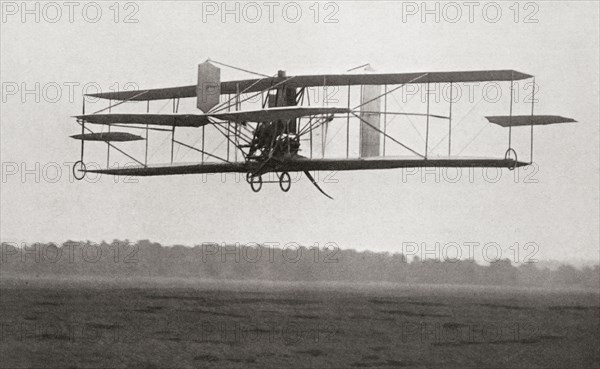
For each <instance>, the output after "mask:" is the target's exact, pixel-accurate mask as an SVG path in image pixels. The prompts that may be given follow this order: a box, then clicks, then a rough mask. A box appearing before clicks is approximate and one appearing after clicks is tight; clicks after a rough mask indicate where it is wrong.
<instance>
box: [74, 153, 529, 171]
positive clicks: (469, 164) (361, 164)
mask: <svg viewBox="0 0 600 369" xmlns="http://www.w3.org/2000/svg"><path fill="white" fill-rule="evenodd" d="M259 165H260V163H256V162H237V163H203V164H175V165H154V166H147V167H144V166H127V167H125V168H111V169H90V170H87V171H86V172H90V173H102V174H111V175H129V176H162V175H178V174H201V173H249V172H250V173H251V172H253V171H255V170H257V169H258V167H259ZM525 165H528V163H525V162H520V161H514V160H511V159H497V158H436V159H427V160H424V159H421V158H416V157H415V158H412V157H405V158H392V157H387V158H366V159H308V158H299V159H292V160H286V161H284V162H281V163H278V164H276V165H274V166H273V167H271V168H270V169H269V171H271V172H304V171H315V170H335V171H349V170H367V169H394V168H423V167H448V168H486V167H490V168H492V167H495V168H514V167H521V166H525Z"/></svg>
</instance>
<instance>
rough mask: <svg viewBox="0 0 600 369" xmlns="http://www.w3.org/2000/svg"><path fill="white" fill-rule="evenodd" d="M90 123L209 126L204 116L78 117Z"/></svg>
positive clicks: (138, 115)
mask: <svg viewBox="0 0 600 369" xmlns="http://www.w3.org/2000/svg"><path fill="white" fill-rule="evenodd" d="M76 118H77V119H83V120H84V121H86V122H88V123H96V124H119V123H120V124H152V125H157V126H171V127H172V126H175V127H201V126H203V125H206V124H209V123H210V121H209V120H208V117H207V116H206V115H202V114H90V115H78V116H76Z"/></svg>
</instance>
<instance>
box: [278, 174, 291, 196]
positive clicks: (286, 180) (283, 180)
mask: <svg viewBox="0 0 600 369" xmlns="http://www.w3.org/2000/svg"><path fill="white" fill-rule="evenodd" d="M290 187H292V179H291V178H290V174H289V173H288V172H283V173H281V175H280V176H279V188H281V191H283V192H288V191H289V190H290Z"/></svg>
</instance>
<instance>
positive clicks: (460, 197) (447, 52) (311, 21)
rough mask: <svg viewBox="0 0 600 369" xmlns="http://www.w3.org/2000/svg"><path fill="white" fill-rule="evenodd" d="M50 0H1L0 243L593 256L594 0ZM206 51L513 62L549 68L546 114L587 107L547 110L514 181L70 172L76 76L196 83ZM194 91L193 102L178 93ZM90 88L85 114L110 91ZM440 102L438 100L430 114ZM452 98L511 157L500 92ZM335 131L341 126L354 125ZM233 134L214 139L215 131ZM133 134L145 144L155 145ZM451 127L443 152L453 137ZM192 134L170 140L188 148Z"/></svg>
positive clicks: (360, 60) (478, 149)
mask: <svg viewBox="0 0 600 369" xmlns="http://www.w3.org/2000/svg"><path fill="white" fill-rule="evenodd" d="M55 4H56V3H55ZM58 4H59V5H58V7H57V6H55V5H51V6H47V5H46V4H45V3H40V5H39V13H38V16H39V19H38V20H37V21H36V19H35V18H36V14H35V8H34V6H35V5H34V4H33V3H31V4H29V5H28V6H29V7H30V9H33V13H32V14H27V13H23V9H21V8H20V7H21V2H3V3H2V17H3V18H2V23H1V72H2V73H1V74H2V112H1V121H2V130H1V142H2V148H1V154H2V158H1V160H2V191H1V194H2V210H1V215H2V220H1V221H2V223H1V232H2V235H1V237H2V240H4V241H28V242H32V241H58V242H61V241H64V240H67V239H75V240H83V239H89V240H92V241H101V240H112V239H114V238H119V239H124V238H128V239H130V240H137V239H146V238H147V239H151V240H154V241H159V242H161V243H163V244H175V243H182V244H186V245H193V244H199V243H202V242H209V241H214V242H228V243H233V242H279V243H281V244H284V243H287V242H299V243H303V244H314V243H320V244H321V245H322V244H323V243H325V242H335V243H336V244H338V245H339V246H340V247H343V248H357V249H371V250H376V251H384V250H385V251H401V245H402V243H403V242H425V243H427V244H429V245H431V247H433V244H434V243H435V242H440V243H442V244H445V243H448V242H456V243H458V244H463V243H465V242H479V243H482V244H484V243H488V242H497V243H498V244H500V245H501V247H502V248H504V249H505V253H507V252H510V251H508V249H509V247H510V246H511V245H513V244H515V243H519V244H520V245H521V246H520V249H521V251H522V252H523V247H522V245H523V244H525V243H528V242H535V243H536V244H537V245H538V246H539V250H538V252H537V255H536V257H537V258H538V259H545V258H553V259H560V260H576V259H594V260H597V259H598V244H599V225H598V224H599V220H600V219H599V198H598V190H599V141H598V139H599V128H598V127H599V107H598V100H599V92H598V91H599V84H598V74H599V72H598V71H599V46H598V45H599V44H600V40H599V28H598V27H599V26H598V24H599V13H598V3H597V2H569V3H568V2H559V1H553V2H536V3H529V4H530V5H528V6H526V5H525V4H524V3H521V4H520V5H519V6H518V7H515V6H514V5H513V2H500V3H497V4H496V3H494V4H492V5H490V4H489V3H477V4H476V5H474V7H473V8H469V7H468V6H465V5H460V6H459V7H458V8H457V7H456V6H448V5H447V4H445V3H437V6H438V8H437V9H438V10H439V11H438V12H437V15H438V16H439V20H437V21H436V19H435V18H436V10H435V9H436V8H435V7H436V3H428V7H429V9H433V13H431V14H429V15H425V19H423V18H422V16H423V10H424V9H422V8H420V7H421V5H420V4H421V2H414V3H413V2H404V3H401V2H397V3H392V2H358V1H353V2H331V3H314V2H305V3H304V2H303V3H294V4H292V5H289V4H288V5H286V3H279V2H275V3H273V4H272V5H265V4H264V3H263V2H258V3H255V4H258V5H252V6H250V7H248V6H245V4H243V3H239V4H238V7H239V8H238V9H239V12H238V13H237V14H238V15H239V19H238V20H237V21H236V19H235V16H236V14H234V13H235V6H236V5H235V3H229V4H228V7H229V8H230V9H233V10H234V13H233V14H229V15H226V16H225V19H222V17H221V16H222V15H223V13H222V11H223V9H220V8H219V7H220V6H221V5H220V4H221V2H204V5H203V4H202V3H200V2H198V3H192V2H188V1H180V2H154V1H153V2H129V3H120V4H119V6H118V7H114V6H113V5H112V4H113V2H106V3H104V2H97V3H85V2H83V3H78V2H76V4H75V6H74V7H73V8H72V11H73V14H72V18H71V19H69V8H68V7H67V6H64V5H62V2H59V3H58ZM454 4H462V3H454ZM511 6H513V7H512V8H511ZM98 9H100V10H101V12H102V13H101V14H98V13H97V11H98ZM117 9H118V12H117ZM257 9H260V11H261V14H258V13H257ZM298 9H300V11H301V13H298ZM498 9H500V11H501V13H498ZM57 10H60V11H61V16H60V17H58V15H57V14H58V13H57ZM269 10H272V14H273V18H272V19H270V17H269V15H270V14H269ZM317 10H318V11H317ZM457 10H460V14H459V13H457ZM469 10H471V19H470V16H469ZM82 12H83V14H82ZM23 17H24V18H23ZM115 20H117V21H118V22H117V23H115ZM94 21H96V22H94ZM126 21H127V22H126ZM133 21H137V22H136V23H130V22H133ZM209 57H210V58H212V59H214V60H218V61H222V62H225V63H229V64H232V65H236V66H240V67H243V68H247V69H250V70H254V71H258V72H261V73H267V74H274V73H276V71H277V70H278V69H284V70H286V71H287V73H288V75H294V74H316V73H343V72H344V71H346V70H347V69H349V68H352V67H355V66H358V65H361V64H365V63H371V65H372V67H373V68H374V69H375V70H376V71H378V72H420V71H444V70H479V69H515V70H518V71H521V72H525V73H530V74H533V75H535V76H536V78H537V79H536V82H537V83H538V84H539V93H538V94H537V96H536V97H537V98H538V99H539V103H538V104H537V105H536V107H535V109H536V113H538V114H559V115H563V116H567V117H572V118H575V119H576V120H578V121H579V123H577V124H565V125H554V126H547V127H539V128H537V129H536V131H535V151H534V159H535V162H536V164H537V168H538V169H537V171H533V169H531V168H530V169H522V170H521V171H520V172H519V178H518V179H517V180H515V177H514V173H512V172H509V171H508V170H504V171H502V172H500V175H501V178H499V180H498V181H497V182H495V183H492V182H494V181H492V180H493V179H494V177H495V176H496V175H497V174H498V173H496V171H495V170H492V171H489V172H488V173H487V177H488V178H490V177H491V179H492V180H487V181H486V180H485V178H486V177H485V176H484V174H483V173H482V171H481V170H475V171H474V172H473V173H471V177H469V171H468V170H464V171H462V176H461V178H460V179H459V180H457V181H455V182H456V183H450V181H449V180H444V178H447V177H453V176H455V175H456V172H455V171H451V172H447V173H438V174H439V175H440V180H439V181H438V182H436V180H435V175H434V174H431V173H430V174H428V175H427V176H425V180H423V179H422V176H421V174H423V173H421V172H418V173H415V172H407V171H402V170H391V171H370V172H369V171H367V172H345V173H337V174H335V175H334V176H333V179H334V180H336V181H337V183H322V186H323V187H324V188H325V190H326V191H328V192H329V193H330V194H331V195H332V196H334V197H335V200H334V201H331V200H328V199H326V198H325V197H323V196H322V195H321V194H319V193H318V192H317V191H316V190H315V189H314V188H313V187H312V185H311V184H310V183H309V182H307V181H306V180H305V179H303V180H301V181H299V182H298V183H294V184H293V185H292V189H291V191H290V192H288V193H282V192H281V191H280V190H279V188H278V186H277V185H265V186H264V187H263V190H262V191H261V192H260V193H258V194H255V193H253V192H252V191H251V190H250V188H249V186H248V185H247V184H246V183H244V182H242V183H235V181H234V178H233V176H228V177H226V183H224V184H223V183H221V181H220V179H219V178H218V177H217V176H211V177H209V178H208V180H207V181H204V182H206V183H203V180H202V176H199V175H195V176H175V177H148V178H139V179H138V180H137V183H123V178H121V179H120V180H119V181H118V183H115V181H114V180H113V178H112V177H103V178H101V179H100V180H99V181H97V182H96V183H92V181H82V182H76V181H75V182H73V181H70V180H69V178H70V175H69V172H70V168H68V167H67V166H66V164H65V165H63V163H69V162H74V161H76V160H78V158H79V150H80V146H79V143H78V142H76V141H74V140H72V139H70V138H68V136H69V135H72V134H76V133H78V132H79V129H78V126H77V125H76V124H75V122H74V120H73V119H72V118H70V117H71V116H72V115H75V114H79V113H80V112H81V96H82V93H83V90H84V86H87V87H89V86H92V87H90V90H88V91H89V92H94V88H93V86H99V87H100V88H101V89H102V90H103V91H108V90H109V89H110V88H111V87H112V88H114V86H116V85H118V86H120V87H122V86H124V85H125V84H126V83H128V82H132V83H134V84H135V85H137V86H138V87H140V88H146V87H151V88H154V87H168V86H178V85H187V84H193V83H195V80H196V68H197V64H198V63H200V62H202V61H204V60H206V59H207V58H209ZM221 75H222V78H223V79H224V80H227V79H235V78H252V77H251V76H250V75H247V74H244V73H240V72H237V71H231V70H229V69H226V68H223V70H222V72H221ZM36 84H37V85H36ZM57 87H58V89H57ZM505 87H506V85H505ZM36 89H37V96H36V92H35V91H36ZM525 89H526V87H525V86H523V85H521V86H519V87H518V88H517V90H518V91H520V93H521V95H520V96H519V98H518V100H519V101H518V103H516V105H515V114H529V109H530V107H529V104H527V103H524V102H523V101H524V99H525V98H526V96H525V95H526V92H527V91H526V90H525ZM24 90H29V91H33V92H30V93H25V94H22V92H23V91H24ZM463 91H466V90H463ZM57 92H59V95H58V96H57ZM70 92H72V95H73V96H70ZM505 92H506V90H505ZM340 93H341V95H342V96H343V95H344V92H343V91H341V92H340ZM473 94H474V103H477V102H478V101H480V100H481V96H482V87H481V86H475V87H474V90H473ZM401 98H402V95H400V94H398V95H397V99H398V100H400V99H401ZM36 99H37V100H39V101H36ZM417 100H418V98H417ZM414 102H415V100H412V103H409V104H407V106H409V105H410V107H411V109H408V108H407V106H405V107H403V109H404V110H410V111H415V110H416V109H420V110H418V111H421V112H423V108H424V106H423V105H420V106H419V105H415V104H414ZM165 104H167V105H166V106H165ZM168 104H169V103H168V102H154V103H153V105H152V107H153V108H155V109H154V110H153V111H155V112H156V111H158V109H159V108H161V107H163V110H162V112H169V109H170V105H168ZM130 105H132V106H129V107H127V109H129V111H143V106H140V105H139V104H138V105H133V104H130ZM193 105H194V101H186V102H185V103H184V102H182V110H185V109H186V108H187V109H189V107H190V106H193ZM330 105H335V104H330ZM473 105H476V106H475V108H473ZM88 106H89V107H88V109H89V110H88V112H91V111H93V110H94V109H100V108H102V107H104V106H106V105H101V104H94V105H92V104H90V105H88ZM396 106H397V105H396ZM446 109H447V104H446V105H444V104H443V103H441V104H439V105H436V106H434V107H433V108H432V112H435V113H441V114H443V113H446ZM189 111H193V110H189ZM454 113H455V117H456V118H455V119H456V122H457V123H456V124H457V128H456V132H455V134H456V138H455V140H454V137H453V141H454V143H453V144H454V147H455V152H454V154H457V153H458V152H459V151H460V154H461V155H468V156H481V155H484V156H495V157H501V156H503V155H504V151H505V150H506V144H507V143H506V141H507V134H508V132H507V131H506V129H504V128H501V127H498V126H492V125H488V124H486V121H485V120H484V119H483V118H482V117H483V116H484V115H486V114H487V115H490V114H491V115H495V114H507V113H508V100H507V99H506V98H505V99H500V100H499V101H494V102H492V103H490V102H489V101H487V100H486V101H483V103H481V104H471V106H470V107H466V106H460V104H457V107H456V111H455V112H454ZM459 122H460V123H459ZM410 123H412V124H413V125H415V126H416V128H417V130H418V131H419V133H416V131H415V129H414V128H413V127H411V124H410ZM435 124H436V125H434V124H433V122H432V135H433V136H432V137H437V138H436V139H434V140H433V142H434V143H437V141H438V140H443V139H444V137H445V136H444V134H445V128H444V127H445V123H442V124H440V123H439V121H438V122H436V123H435ZM398 125H400V127H399V128H398V127H397V129H398V132H399V134H400V135H402V134H405V135H406V136H405V138H406V140H407V141H408V142H411V143H412V145H413V146H417V147H419V145H422V141H420V140H421V139H420V135H424V128H425V127H424V125H423V124H422V121H419V120H417V119H415V120H413V121H408V120H402V121H401V120H399V121H398ZM186 132H187V133H186ZM332 132H335V129H333V128H332ZM400 132H404V133H400ZM513 133H514V143H515V148H516V149H517V151H518V153H519V158H520V159H521V158H522V159H523V160H528V156H529V128H528V127H527V128H519V129H515V130H514V132H513ZM338 134H339V137H342V138H343V136H344V133H343V131H341V132H339V133H338ZM186 135H189V137H186ZM153 137H156V138H153ZM153 137H151V142H152V144H151V146H152V150H151V155H153V157H152V158H153V162H165V161H168V152H169V146H168V141H166V142H165V141H164V140H165V137H168V136H165V135H160V134H159V133H156V134H154V136H153ZM178 137H179V138H180V139H182V140H185V141H186V142H188V143H193V142H194V141H196V140H197V138H198V137H199V136H198V135H197V132H190V131H185V130H184V131H182V132H181V133H180V135H179V136H178ZM209 137H210V136H209ZM209 137H207V138H209ZM216 137H217V136H214V138H215V139H216ZM339 137H338V138H339ZM474 137H477V138H476V139H475V140H474V141H473V142H472V143H471V144H469V142H471V140H472V139H473V138H474ZM167 140H168V138H167ZM221 141H222V140H221V139H219V140H218V141H214V140H212V141H211V142H210V143H208V144H207V145H209V146H208V147H213V148H214V147H216V146H217V145H219V144H220V143H221ZM161 143H162V145H160V144H161ZM132 145H138V146H135V147H136V149H134V152H136V153H137V155H138V157H139V156H140V155H141V156H142V157H143V154H141V153H142V152H143V151H140V150H139V148H140V147H143V144H132ZM140 145H141V146H140ZM445 145H447V143H446V141H444V142H443V143H442V144H440V146H439V147H438V148H436V150H434V152H433V153H432V155H444V154H445V152H444V150H445V147H446V146H445ZM123 147H126V146H123ZM390 147H391V146H390ZM463 147H466V148H465V149H464V150H462V149H463ZM220 148H221V149H222V148H223V146H221V147H220ZM87 149H88V150H86V156H87V152H89V153H90V155H89V156H87V158H88V160H95V161H99V162H101V163H103V165H104V160H105V159H106V152H105V151H106V147H105V145H102V144H99V143H90V144H88V145H87ZM136 150H137V151H136ZM185 151H186V150H182V149H181V150H179V151H178V152H177V156H176V158H177V159H179V160H180V161H193V160H194V155H192V154H186V153H185ZM421 151H422V150H421ZM93 152H95V154H92V153H93ZM112 155H113V156H112V158H113V159H114V160H115V161H121V162H125V161H126V160H124V159H123V157H121V156H119V155H118V154H117V153H115V152H114V151H113V154H112ZM36 163H38V164H36ZM36 165H37V167H36ZM36 168H37V169H36ZM57 168H60V173H58V174H57ZM25 169H27V170H28V172H27V173H28V174H26V175H24V172H23V171H24V170H25ZM441 174H444V175H445V176H446V177H444V176H441ZM36 175H37V178H36ZM330 182H331V181H330ZM505 255H506V256H509V255H508V254H505Z"/></svg>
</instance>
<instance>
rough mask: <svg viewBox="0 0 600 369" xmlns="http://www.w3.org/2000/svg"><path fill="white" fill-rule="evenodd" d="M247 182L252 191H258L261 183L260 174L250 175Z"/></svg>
mask: <svg viewBox="0 0 600 369" xmlns="http://www.w3.org/2000/svg"><path fill="white" fill-rule="evenodd" d="M249 182H250V187H251V188H252V191H254V192H258V191H260V189H261V188H262V185H263V180H262V176H250V178H249Z"/></svg>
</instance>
